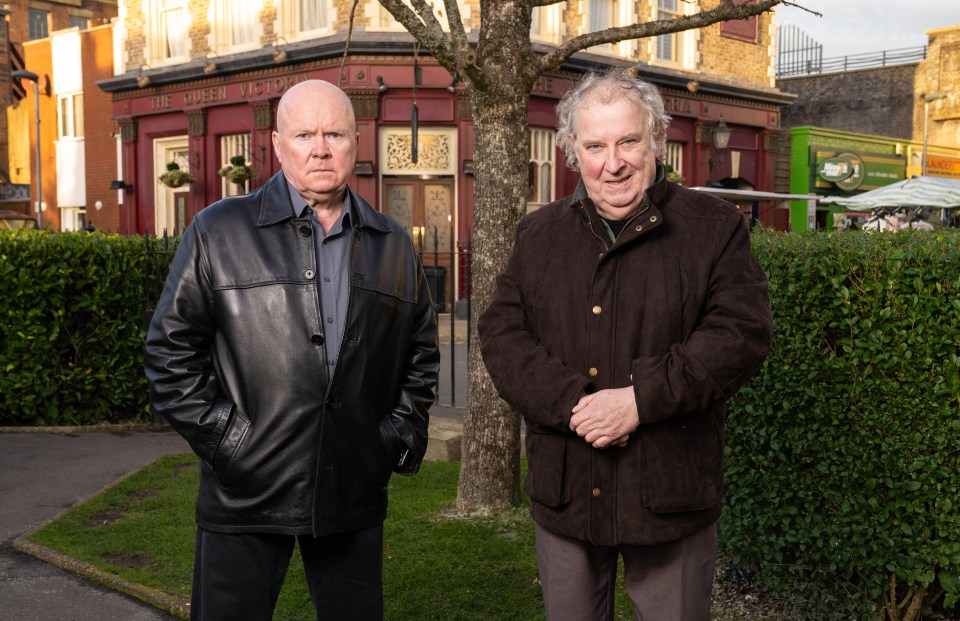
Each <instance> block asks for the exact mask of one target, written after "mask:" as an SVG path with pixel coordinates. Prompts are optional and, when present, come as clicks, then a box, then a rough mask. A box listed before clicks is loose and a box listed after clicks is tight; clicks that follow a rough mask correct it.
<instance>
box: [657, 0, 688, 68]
mask: <svg viewBox="0 0 960 621" xmlns="http://www.w3.org/2000/svg"><path fill="white" fill-rule="evenodd" d="M679 5H680V0H657V19H658V20H660V19H676V18H678V17H680V16H681V15H683V10H682V8H681V7H680V6H679ZM680 41H681V38H680V33H677V32H673V33H670V34H664V35H660V36H658V37H657V60H666V61H669V62H680Z"/></svg>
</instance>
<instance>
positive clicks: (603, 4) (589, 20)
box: [583, 0, 636, 58]
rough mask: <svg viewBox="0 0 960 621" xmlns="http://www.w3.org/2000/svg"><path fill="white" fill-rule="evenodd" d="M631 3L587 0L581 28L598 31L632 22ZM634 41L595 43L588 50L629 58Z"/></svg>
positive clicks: (612, 0)
mask: <svg viewBox="0 0 960 621" xmlns="http://www.w3.org/2000/svg"><path fill="white" fill-rule="evenodd" d="M632 7H633V3H632V2H630V1H629V0H589V2H588V3H587V8H586V12H585V13H584V22H583V28H584V31H585V32H600V31H602V30H606V29H608V28H617V27H619V26H626V25H628V24H631V23H633V21H634V19H633V18H634V15H633V13H632V10H633V9H632ZM635 45H636V43H635V42H634V41H621V42H619V43H607V44H605V45H597V46H594V47H593V48H591V50H590V51H593V52H599V53H602V54H610V53H614V54H617V55H619V56H622V57H624V58H629V57H631V56H632V55H633V53H634V48H635Z"/></svg>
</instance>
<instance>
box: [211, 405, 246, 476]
mask: <svg viewBox="0 0 960 621" xmlns="http://www.w3.org/2000/svg"><path fill="white" fill-rule="evenodd" d="M249 430H250V421H249V420H247V418H246V417H245V416H244V415H243V414H241V413H240V411H239V410H237V409H234V411H233V414H232V415H231V416H230V420H229V421H228V422H227V429H226V431H225V432H224V434H223V438H222V439H221V440H220V445H219V446H218V447H217V451H216V453H214V456H213V472H214V473H215V474H216V475H217V480H219V481H220V485H221V486H223V487H229V484H230V471H231V466H232V465H233V464H234V463H235V461H236V457H237V453H239V452H240V447H241V445H242V444H243V441H244V439H245V438H246V437H247V432H248V431H249Z"/></svg>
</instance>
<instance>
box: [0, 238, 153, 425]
mask: <svg viewBox="0 0 960 621" xmlns="http://www.w3.org/2000/svg"><path fill="white" fill-rule="evenodd" d="M144 240H145V238H143V237H137V236H131V237H125V236H120V235H107V234H101V233H86V232H77V233H57V232H52V231H49V230H43V231H31V230H18V231H0V369H2V371H3V372H2V373H0V425H25V424H30V425H75V424H85V423H95V422H103V421H113V420H137V419H140V418H143V417H145V416H147V415H148V405H147V390H146V380H145V379H144V374H143V342H144V331H143V312H144V308H145V305H146V299H145V296H144V270H145V269H146V263H145V257H144V243H145V242H144Z"/></svg>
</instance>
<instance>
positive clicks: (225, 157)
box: [220, 134, 252, 197]
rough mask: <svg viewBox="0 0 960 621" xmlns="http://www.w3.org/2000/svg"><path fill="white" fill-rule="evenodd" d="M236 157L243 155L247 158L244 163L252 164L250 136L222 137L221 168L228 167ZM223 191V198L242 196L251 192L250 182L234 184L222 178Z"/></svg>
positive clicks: (229, 135) (233, 135) (231, 135)
mask: <svg viewBox="0 0 960 621" xmlns="http://www.w3.org/2000/svg"><path fill="white" fill-rule="evenodd" d="M235 155H242V156H244V157H245V158H246V161H245V162H244V163H245V164H246V165H247V166H252V164H251V163H250V134H225V135H223V136H220V166H221V167H223V166H228V165H229V164H230V158H231V157H233V156H235ZM221 179H222V182H221V189H222V190H223V196H224V197H227V196H240V195H242V194H246V193H248V192H249V191H250V180H249V179H248V180H246V181H244V182H243V184H242V185H241V184H238V183H234V182H233V181H230V180H229V179H227V178H226V177H221Z"/></svg>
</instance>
